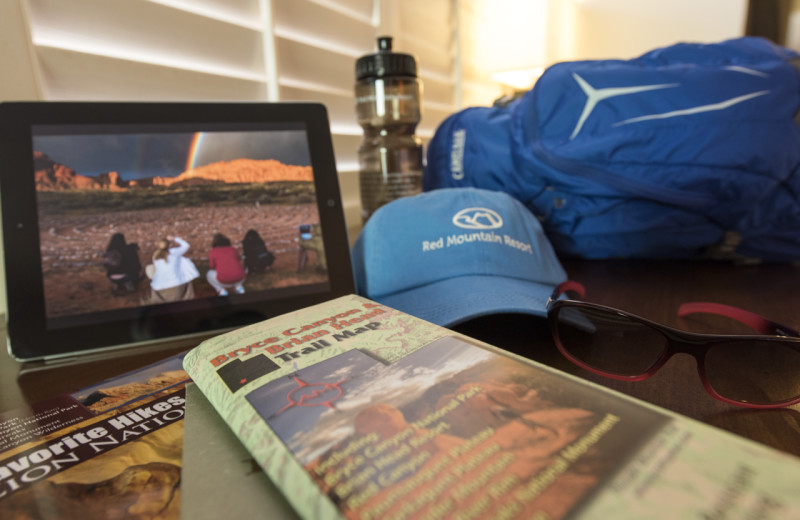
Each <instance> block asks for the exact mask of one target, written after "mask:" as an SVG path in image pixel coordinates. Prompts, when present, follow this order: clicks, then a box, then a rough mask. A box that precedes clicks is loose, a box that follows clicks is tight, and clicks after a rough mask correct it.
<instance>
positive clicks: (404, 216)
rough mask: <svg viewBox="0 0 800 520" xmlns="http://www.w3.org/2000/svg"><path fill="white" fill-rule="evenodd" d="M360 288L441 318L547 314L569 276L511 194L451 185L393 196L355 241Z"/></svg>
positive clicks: (443, 321)
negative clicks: (555, 293) (558, 288)
mask: <svg viewBox="0 0 800 520" xmlns="http://www.w3.org/2000/svg"><path fill="white" fill-rule="evenodd" d="M352 256H353V258H352V261H353V270H354V274H355V278H356V290H357V292H358V294H360V295H362V296H365V297H367V298H369V299H371V300H374V301H376V302H378V303H382V304H384V305H387V306H389V307H392V308H394V309H397V310H400V311H403V312H406V313H408V314H411V315H412V316H417V317H419V318H422V319H424V320H427V321H430V322H432V323H435V324H437V325H442V326H446V327H449V326H453V325H457V324H459V323H462V322H464V321H468V320H470V319H473V318H477V317H479V316H485V315H490V314H499V313H524V314H533V315H536V316H542V317H543V316H545V315H546V309H545V305H546V303H547V298H548V297H549V296H550V295H551V294H552V292H553V290H554V289H555V287H556V286H557V285H558V284H560V283H561V282H563V281H565V280H566V279H567V274H566V272H565V271H564V268H563V267H562V266H561V264H560V262H559V261H558V258H557V257H556V255H555V252H554V251H553V247H552V246H551V245H550V242H549V241H548V239H547V237H546V236H545V234H544V231H543V230H542V227H541V225H540V224H539V221H538V220H537V219H536V218H535V217H534V216H533V214H532V213H531V212H530V211H529V210H528V209H527V208H526V207H525V206H524V205H523V204H522V203H521V202H519V201H517V200H516V199H514V198H513V197H511V196H510V195H508V194H506V193H503V192H499V191H489V190H483V189H477V188H447V189H439V190H434V191H429V192H425V193H422V194H420V195H416V196H413V197H404V198H400V199H397V200H394V201H392V202H390V203H388V204H385V205H384V206H381V207H380V208H378V210H377V211H376V212H375V213H373V214H372V216H371V217H370V218H369V220H368V221H367V223H366V224H365V225H364V228H363V229H362V231H361V233H360V234H359V236H358V238H357V239H356V242H355V245H354V246H353V255H352Z"/></svg>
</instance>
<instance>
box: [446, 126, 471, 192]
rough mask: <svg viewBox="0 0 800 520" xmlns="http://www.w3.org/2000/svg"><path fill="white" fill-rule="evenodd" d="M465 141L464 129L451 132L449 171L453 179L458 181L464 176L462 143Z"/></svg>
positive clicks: (465, 133)
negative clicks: (451, 143) (451, 144)
mask: <svg viewBox="0 0 800 520" xmlns="http://www.w3.org/2000/svg"><path fill="white" fill-rule="evenodd" d="M466 141H467V131H466V130H465V129H463V128H462V129H461V130H456V131H455V132H453V147H452V148H451V149H450V173H451V174H452V175H453V179H455V180H457V181H460V180H461V179H463V178H464V143H465V142H466Z"/></svg>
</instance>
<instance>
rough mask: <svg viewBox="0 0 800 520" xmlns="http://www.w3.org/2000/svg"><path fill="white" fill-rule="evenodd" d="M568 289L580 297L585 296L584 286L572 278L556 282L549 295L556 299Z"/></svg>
mask: <svg viewBox="0 0 800 520" xmlns="http://www.w3.org/2000/svg"><path fill="white" fill-rule="evenodd" d="M568 291H569V292H574V293H576V294H577V295H578V296H579V297H580V299H584V298H586V288H585V287H584V286H583V285H581V284H580V283H579V282H576V281H574V280H567V281H566V282H561V283H560V284H558V286H557V287H556V290H555V291H553V295H552V296H550V298H551V299H553V300H557V299H558V297H559V296H561V295H562V294H564V293H565V292H568Z"/></svg>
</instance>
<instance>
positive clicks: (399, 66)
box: [356, 36, 417, 81]
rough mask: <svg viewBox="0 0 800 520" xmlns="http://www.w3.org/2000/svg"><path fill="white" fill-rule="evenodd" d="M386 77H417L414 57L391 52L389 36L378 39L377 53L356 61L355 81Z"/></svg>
mask: <svg viewBox="0 0 800 520" xmlns="http://www.w3.org/2000/svg"><path fill="white" fill-rule="evenodd" d="M387 76H410V77H413V78H416V77H417V61H416V60H415V59H414V56H412V55H410V54H404V53H402V52H392V38H391V36H380V37H379V38H378V52H377V53H375V54H367V55H366V56H362V57H360V58H358V60H356V79H357V80H359V81H360V80H362V79H371V78H383V77H387Z"/></svg>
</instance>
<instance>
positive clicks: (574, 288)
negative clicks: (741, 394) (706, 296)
mask: <svg viewBox="0 0 800 520" xmlns="http://www.w3.org/2000/svg"><path fill="white" fill-rule="evenodd" d="M567 292H574V293H577V294H578V296H579V297H580V298H584V297H585V296H586V289H585V288H584V287H583V285H581V284H580V283H578V282H575V281H572V280H568V281H566V282H563V283H561V284H560V285H559V286H558V287H556V289H555V291H553V294H552V295H551V296H550V298H549V299H548V300H547V304H546V305H545V307H546V309H547V318H548V322H549V325H550V332H551V334H552V336H553V340H554V341H555V343H556V347H558V350H559V351H560V352H561V353H562V354H563V355H564V357H566V358H567V359H569V360H570V361H571V362H572V363H574V364H576V365H578V366H579V367H581V368H583V369H585V370H588V371H590V372H592V373H594V374H597V375H600V376H603V377H608V378H611V379H617V380H620V381H644V380H645V379H648V378H649V377H651V376H653V375H654V374H655V373H656V372H657V371H658V370H659V369H660V368H661V367H662V366H664V364H665V363H666V362H667V361H668V360H669V359H670V358H671V357H672V356H673V355H675V354H679V353H683V354H689V355H690V356H692V357H694V359H695V362H696V363H697V372H698V375H699V376H700V380H701V381H702V383H703V387H704V388H705V389H706V392H708V394H709V395H711V396H712V397H713V398H715V399H718V400H720V401H722V402H724V403H728V404H732V405H735V406H741V407H746V408H756V409H774V408H783V407H785V406H791V405H794V404H797V403H800V395H798V396H797V397H794V398H792V399H787V400H784V401H779V402H775V403H748V402H742V401H736V400H733V399H729V398H727V397H725V396H722V395H720V394H718V393H717V392H716V390H714V389H713V387H712V386H711V384H710V383H709V381H708V378H707V377H706V371H705V354H706V352H707V351H708V350H709V348H711V347H712V346H713V345H714V344H715V343H718V342H720V341H730V340H745V341H746V340H757V341H779V342H781V343H787V342H788V343H789V344H790V345H792V346H793V348H795V349H797V351H798V353H800V332H798V331H796V330H794V329H792V328H790V327H787V326H785V325H781V324H780V323H777V322H774V321H771V320H769V319H767V318H765V317H763V316H760V315H758V314H755V313H753V312H750V311H746V310H744V309H740V308H738V307H732V306H729V305H724V304H719V303H711V302H690V303H684V304H683V305H681V306H680V307H679V308H678V316H686V315H689V314H695V313H707V314H716V315H720V316H725V317H728V318H732V319H735V320H737V321H739V322H741V323H744V324H745V325H747V326H749V327H751V328H753V329H755V330H757V331H759V332H761V333H762V334H767V336H760V335H740V334H702V333H698V332H689V331H685V330H681V329H676V328H673V327H669V326H667V325H663V324H661V323H657V322H654V321H651V320H648V319H646V318H642V317H641V316H637V315H635V314H631V313H629V312H626V311H622V310H620V309H615V308H614V307H607V306H605V305H600V304H596V303H590V302H584V301H581V300H573V299H559V297H560V296H561V295H562V294H564V293H567ZM567 306H569V307H583V308H588V309H597V310H601V311H604V312H609V313H612V314H617V315H620V316H623V317H625V318H626V319H629V320H631V321H634V322H638V323H641V324H642V325H645V326H648V327H650V328H652V329H654V330H656V331H658V332H660V333H661V334H662V335H663V336H664V337H665V339H666V340H667V348H665V349H664V352H662V353H661V356H660V357H659V358H658V360H656V361H655V362H654V363H653V364H652V365H651V366H650V368H649V369H648V370H647V371H645V372H644V373H642V374H637V375H620V374H615V373H612V372H606V371H603V370H600V369H597V368H594V367H592V366H591V365H587V364H586V363H584V362H582V361H581V360H580V359H578V358H576V357H574V356H573V355H572V354H570V352H569V351H568V350H567V349H566V348H565V347H564V346H563V345H562V343H561V340H560V338H559V334H558V320H557V315H558V312H557V310H558V309H560V308H562V307H567ZM799 377H800V375H799Z"/></svg>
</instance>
